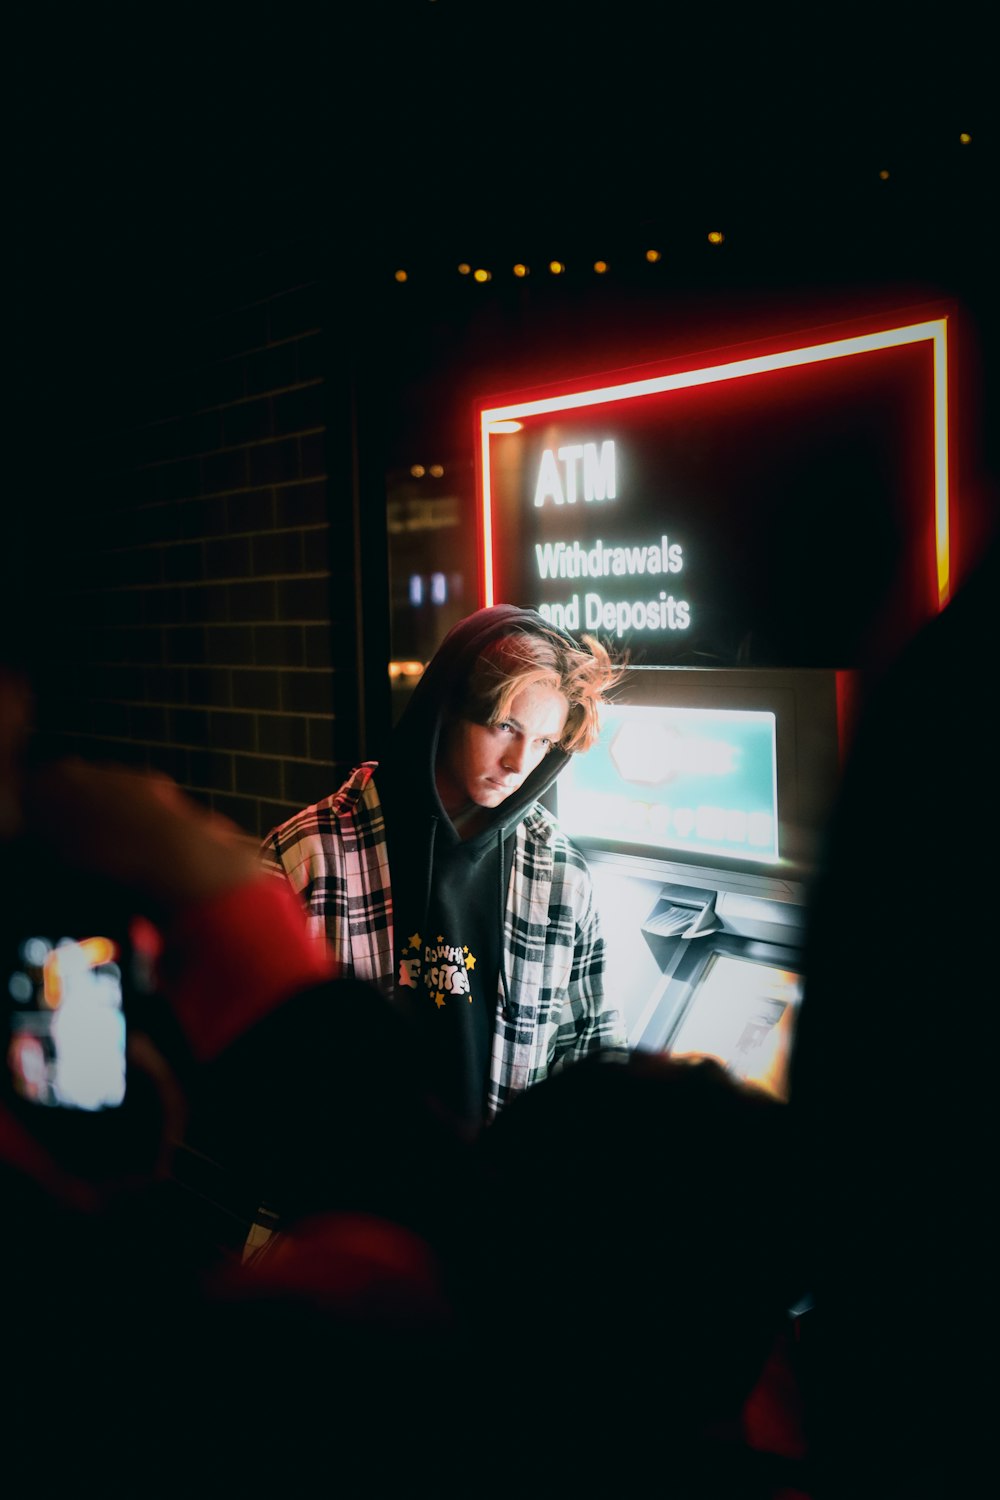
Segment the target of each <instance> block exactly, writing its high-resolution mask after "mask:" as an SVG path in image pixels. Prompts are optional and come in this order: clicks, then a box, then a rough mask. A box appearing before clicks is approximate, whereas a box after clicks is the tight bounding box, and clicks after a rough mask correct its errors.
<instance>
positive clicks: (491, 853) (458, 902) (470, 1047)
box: [375, 604, 575, 1126]
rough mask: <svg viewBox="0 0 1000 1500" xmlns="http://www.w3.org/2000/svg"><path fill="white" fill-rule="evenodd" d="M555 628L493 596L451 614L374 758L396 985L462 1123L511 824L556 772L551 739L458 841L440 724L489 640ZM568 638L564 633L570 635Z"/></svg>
mask: <svg viewBox="0 0 1000 1500" xmlns="http://www.w3.org/2000/svg"><path fill="white" fill-rule="evenodd" d="M520 631H527V632H530V633H533V634H537V633H541V632H545V633H547V634H556V635H562V634H563V632H561V631H559V630H556V629H554V627H552V626H550V625H549V624H548V623H547V622H546V621H545V620H543V618H542V616H541V615H539V614H538V613H537V612H536V611H535V610H532V609H519V608H517V607H516V606H515V605H512V604H497V605H493V606H491V607H490V608H488V609H481V610H478V611H477V612H476V613H475V614H473V615H470V616H468V617H467V618H466V619H464V620H461V621H459V623H458V624H457V625H455V626H454V627H453V628H452V629H451V630H450V631H449V632H448V634H447V635H446V636H445V638H444V640H443V641H442V643H441V645H440V647H439V648H438V650H437V652H436V653H435V655H434V656H433V658H432V659H431V661H430V662H429V663H428V666H427V668H426V670H425V672H424V674H423V676H422V677H421V679H420V681H419V682H418V684H417V686H416V688H415V690H414V692H413V696H412V697H411V699H410V701H409V703H408V704H407V706H406V708H405V710H404V711H403V713H402V715H401V717H400V719H399V722H398V724H397V725H396V727H395V729H394V730H393V733H392V736H391V738H390V741H389V746H388V751H387V753H386V755H385V756H384V757H383V759H382V760H381V761H380V762H379V766H378V769H377V771H376V773H375V784H376V787H377V788H378V793H379V797H380V800H381V802H382V806H383V809H384V812H385V823H386V837H387V841H388V852H389V872H390V880H391V885H392V902H393V925H394V931H395V938H396V955H395V960H396V992H397V997H398V999H399V1000H400V1002H401V1003H402V1004H403V1005H404V1007H405V1008H406V1009H407V1010H408V1011H409V1012H410V1014H411V1015H412V1016H413V1018H414V1020H415V1022H416V1024H417V1030H418V1033H419V1035H420V1037H421V1039H422V1041H423V1042H424V1043H425V1044H426V1045H427V1052H428V1059H429V1069H430V1074H431V1079H432V1082H433V1086H434V1088H435V1090H436V1092H437V1093H438V1094H439V1096H440V1097H441V1098H442V1099H443V1100H444V1102H445V1103H446V1104H447V1105H448V1106H449V1107H450V1108H451V1109H452V1110H453V1111H454V1112H455V1114H456V1115H457V1116H458V1117H459V1119H461V1120H462V1121H463V1122H465V1123H468V1124H470V1125H472V1126H475V1125H478V1124H479V1123H480V1122H481V1120H482V1118H483V1107H484V1100H485V1090H486V1081H487V1077H488V1074H489V1059H490V1047H491V1042H492V1037H493V1027H494V1021H495V1017H496V1008H497V1002H498V995H499V993H500V992H501V991H502V992H503V993H506V990H507V973H506V967H505V959H506V955H505V951H504V915H505V909H506V904H507V888H508V885H509V881H510V871H511V865H512V862H513V856H514V832H515V830H516V828H517V826H518V824H520V823H521V822H522V821H523V820H524V817H525V815H526V814H527V813H528V811H529V810H530V809H531V807H532V806H533V805H534V804H535V802H537V800H538V798H539V797H540V796H541V795H542V793H543V792H544V791H545V790H546V788H547V787H549V786H550V785H551V784H552V782H553V781H554V780H555V778H556V776H558V774H559V772H560V771H561V769H562V767H563V766H564V765H565V764H566V761H567V759H568V755H567V752H566V751H564V750H562V749H559V748H554V749H553V750H551V751H550V752H549V754H548V755H547V756H546V757H545V759H544V760H543V761H542V762H541V764H540V765H538V766H536V767H535V769H534V770H533V771H532V772H531V774H530V775H529V776H528V777H527V778H526V779H525V781H524V783H523V785H522V786H521V787H519V788H518V790H517V791H516V792H514V793H512V794H511V796H510V797H508V798H507V800H506V801H505V802H502V803H501V804H500V805H499V806H498V807H496V808H494V809H491V810H488V811H485V817H486V824H485V827H483V828H482V829H481V830H480V831H479V832H478V833H476V834H475V835H473V836H472V837H470V838H466V839H464V840H463V838H462V837H461V835H460V834H459V833H458V831H457V830H456V828H455V826H454V824H453V823H452V821H451V819H450V817H449V816H448V814H447V813H446V812H445V810H444V807H443V806H442V804H441V799H440V797H439V795H438V791H437V785H436V782H435V774H434V773H435V764H436V759H437V752H438V744H439V740H440V737H441V731H442V727H443V725H444V723H445V722H446V720H447V718H448V716H449V714H450V713H451V712H453V711H454V709H455V708H456V707H457V705H458V704H459V703H460V702H461V701H462V698H463V696H464V692H465V687H466V684H467V682H468V679H469V676H470V674H471V671H472V668H473V666H474V664H475V661H476V659H477V657H478V656H479V655H480V653H481V652H482V650H483V648H484V647H485V646H487V645H488V644H489V643H490V642H492V641H495V640H497V639H498V638H500V637H502V636H507V635H511V634H515V633H517V632H520ZM567 640H569V641H571V643H572V644H575V642H572V638H571V637H567Z"/></svg>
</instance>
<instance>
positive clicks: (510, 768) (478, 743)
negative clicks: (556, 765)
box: [436, 684, 569, 815]
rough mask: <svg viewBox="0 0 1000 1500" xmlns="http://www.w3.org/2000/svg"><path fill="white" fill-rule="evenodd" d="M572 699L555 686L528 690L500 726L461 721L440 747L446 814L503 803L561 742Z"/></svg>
mask: <svg viewBox="0 0 1000 1500" xmlns="http://www.w3.org/2000/svg"><path fill="white" fill-rule="evenodd" d="M568 713H569V703H568V701H567V700H566V698H564V697H563V695H562V693H560V692H557V691H556V689H555V688H547V687H539V686H537V685H534V684H532V685H530V686H528V687H525V688H522V689H521V691H520V692H519V693H518V694H517V696H516V697H515V698H514V701H513V702H512V703H511V706H510V713H509V714H508V716H507V718H506V719H504V720H502V721H501V722H500V723H499V724H473V723H470V721H469V720H468V719H456V720H454V721H453V722H452V723H451V724H450V725H449V726H448V728H447V730H446V731H445V734H444V738H443V740H442V744H441V748H440V750H439V751H438V761H437V773H436V779H437V788H438V793H439V795H440V797H441V802H442V805H443V806H444V809H445V812H447V813H448V814H449V815H451V814H454V813H457V812H461V811H462V809H463V808H466V807H468V805H469V803H470V802H471V803H474V804H475V805H476V806H478V807H485V808H491V807H499V806H500V804H501V802H506V800H507V798H508V797H509V796H510V795H511V793H512V792H516V791H517V789H518V787H519V786H521V784H522V783H523V782H524V781H525V780H526V778H527V777H528V776H530V775H531V772H532V771H533V770H534V769H535V767H536V766H537V765H539V764H540V762H541V761H543V760H544V759H545V757H546V755H548V753H549V751H550V750H551V749H553V748H554V747H555V746H556V745H557V744H558V743H559V738H560V736H561V734H562V732H563V730H564V728H565V727H566V718H567V715H568Z"/></svg>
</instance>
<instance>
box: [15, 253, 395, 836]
mask: <svg viewBox="0 0 1000 1500" xmlns="http://www.w3.org/2000/svg"><path fill="white" fill-rule="evenodd" d="M323 260H324V258H323V253H322V249H321V246H320V245H319V244H318V243H313V244H312V245H305V244H303V245H299V246H293V247H286V248H283V249H281V250H269V251H267V252H266V253H261V254H259V255H256V256H252V257H249V258H248V259H247V261H246V262H245V263H239V262H237V261H234V260H232V259H230V260H229V261H228V262H226V263H222V264H220V263H217V264H215V265H214V266H213V267H212V268H211V269H208V268H206V266H205V265H204V263H200V264H199V268H198V270H197V272H193V271H192V272H188V273H187V274H186V275H178V276H176V277H175V278H174V279H172V280H171V282H170V283H169V284H167V282H166V281H164V283H163V284H161V285H160V286H159V287H154V288H147V289H146V290H145V291H144V293H143V295H142V297H141V298H139V299H137V300H136V301H135V302H134V304H133V306H132V308H131V314H132V315H133V316H134V323H133V324H132V325H131V326H127V325H128V324H129V312H128V310H124V309H123V313H124V317H123V322H122V325H121V326H119V327H118V329H117V332H116V335H115V339H114V349H115V353H114V356H113V357H112V358H110V359H109V358H108V357H107V355H106V357H105V360H104V361H103V362H102V363H101V365H100V369H101V378H102V382H103V385H104V390H105V393H106V397H107V399H106V400H105V401H104V402H103V403H102V402H101V401H99V400H95V399H94V397H93V394H91V397H90V399H89V400H87V401H86V403H85V407H84V409H85V410H86V412H87V418H86V424H85V425H86V429H87V431H86V433H85V444H84V448H85V450H86V454H87V460H86V462H79V463H77V464H76V465H74V466H70V468H69V470H68V474H69V475H70V476H71V477H68V478H66V479H64V480H63V485H64V487H65V486H66V485H69V487H70V488H71V489H73V490H75V491H76V493H75V494H72V495H65V494H64V495H63V496H62V497H61V498H62V502H63V503H62V505H61V508H60V509H61V514H62V515H63V516H64V517H70V518H71V519H70V522H69V524H67V525H65V526H64V531H63V535H64V540H65V543H66V551H67V562H68V578H67V582H66V584H65V585H64V592H65V595H66V597H65V600H64V604H65V606H66V607H65V608H64V609H63V610H62V611H61V612H60V619H61V643H60V644H59V645H58V647H57V650H56V651H55V652H54V653H53V662H52V665H51V667H50V670H49V671H48V673H47V676H46V687H45V693H44V703H43V705H42V714H41V720H42V723H41V727H42V731H43V734H45V735H47V736H49V737H54V738H56V739H57V740H58V741H59V743H60V746H61V748H71V749H74V750H77V751H79V752H80V753H82V754H84V755H85V756H87V757H88V758H94V759H109V758H110V759H114V760H117V761H121V762H125V763H128V764H134V765H140V766H147V767H151V768H157V769H162V770H164V771H166V772H168V773H169V774H170V775H171V776H173V777H174V778H175V779H176V780H177V781H179V782H180V783H181V785H182V786H184V787H186V788H187V789H189V790H190V791H191V792H193V793H194V794H195V795H196V796H197V797H198V798H199V799H201V800H202V801H203V802H205V803H206V804H208V805H210V806H211V807H213V808H215V809H217V810H219V811H221V812H223V813H225V814H226V815H227V816H229V817H230V818H232V819H234V820H235V821H236V822H237V823H238V824H239V825H240V826H241V827H242V828H244V829H245V830H246V831H247V832H249V833H251V834H254V835H259V834H261V833H262V832H264V831H266V830H267V828H269V827H270V826H272V824H273V823H274V822H276V821H278V820H279V819H280V818H283V817H285V816H287V815H288V813H289V812H291V811H294V810H295V809H297V808H299V807H301V806H303V805H304V804H306V803H307V802H311V801H313V800H315V799H316V798H317V797H320V796H323V795H325V794H326V793H327V792H329V791H331V790H333V789H334V787H335V786H336V785H337V784H338V783H339V781H340V779H342V775H343V774H344V773H346V771H347V770H348V769H349V768H350V766H351V765H353V764H354V763H355V762H356V760H357V759H358V758H359V757H360V755H361V754H362V753H368V752H367V751H366V750H365V746H364V744H363V739H364V734H365V730H366V723H367V727H368V729H369V730H370V729H371V723H372V721H373V718H374V720H375V721H377V719H378V712H379V706H378V704H377V703H376V702H375V701H373V700H374V698H375V697H377V692H378V684H379V682H380V681H381V682H382V683H383V684H385V697H386V700H387V699H388V686H387V679H386V676H385V661H386V658H387V655H388V648H387V644H385V643H384V642H382V643H380V642H379V641H378V634H379V626H378V620H379V617H380V609H381V606H382V603H383V601H382V600H381V599H380V597H379V593H380V590H379V586H378V585H379V570H380V556H379V548H378V529H377V526H376V522H375V519H374V517H375V516H377V513H378V510H379V506H378V504H377V503H376V504H375V505H374V506H368V507H362V506H361V503H360V499H361V497H360V493H359V475H358V463H357V430H356V427H357V422H356V413H355V410H354V405H353V401H352V393H353V392H354V391H355V388H356V372H355V370H354V368H353V366H352V358H353V356H352V354H351V344H352V339H351V334H350V329H349V326H348V325H347V324H346V323H345V322H344V320H343V318H342V317H341V314H340V310H339V309H338V308H336V307H335V306H332V305H331V297H330V284H329V280H328V276H327V268H326V267H325V265H324V263H323ZM95 331H96V332H98V333H104V334H107V331H108V330H107V325H105V326H104V327H103V328H102V327H101V326H100V325H99V326H98V329H97V330H95ZM112 365H113V366H114V376H113V378H107V372H108V370H109V368H110V367H111V366H112ZM362 510H364V514H365V515H366V516H367V518H368V519H367V521H366V523H365V527H366V528H367V529H366V530H365V528H364V527H361V525H360V522H359V516H360V515H361V513H362ZM381 510H382V522H381V525H382V529H383V531H384V505H383V506H382V507H381ZM359 528H360V529H359ZM362 531H364V533H365V534H362ZM366 535H367V537H368V539H369V543H370V545H371V547H373V548H374V553H375V561H374V564H372V562H371V559H370V558H369V559H368V560H367V563H366V572H367V574H368V575H370V576H371V578H372V590H371V594H372V597H371V598H370V600H366V601H362V599H361V595H360V587H359V583H358V579H359V577H360V571H361V566H362V563H364V562H365V561H366V560H365V559H364V558H363V556H362V551H363V546H364V544H365V536H366ZM366 620H371V621H373V622H374V623H373V624H372V627H371V631H372V634H370V635H369V636H368V638H367V639H366V637H365V628H366V626H365V622H366ZM372 636H374V643H373V638H372ZM379 660H381V679H380V678H379V676H378V675H377V671H376V666H377V663H378V662H379ZM366 682H368V683H370V684H375V685H376V686H375V687H374V688H371V687H369V691H368V701H367V720H366V697H365V688H366ZM385 712H386V713H387V712H388V709H387V708H386V709H385Z"/></svg>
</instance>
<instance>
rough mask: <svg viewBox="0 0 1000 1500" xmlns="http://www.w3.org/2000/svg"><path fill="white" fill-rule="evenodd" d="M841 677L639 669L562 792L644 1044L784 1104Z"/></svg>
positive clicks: (634, 1030)
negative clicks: (707, 1063)
mask: <svg viewBox="0 0 1000 1500" xmlns="http://www.w3.org/2000/svg"><path fill="white" fill-rule="evenodd" d="M844 676H845V674H843V673H839V672H836V671H833V670H829V671H828V670H823V669H788V670H783V669H758V670H747V669H738V670H737V669H726V668H686V667H633V668H631V669H629V670H628V671H627V672H626V674H625V676H624V678H623V680H622V682H621V684H620V686H619V687H618V689H617V690H616V692H615V694H614V701H613V702H612V703H610V704H608V705H606V706H605V708H604V710H603V711H602V718H601V733H600V737H599V739H598V741H597V743H596V744H595V745H594V746H593V747H592V748H591V749H590V750H589V751H587V752H586V753H585V754H582V755H578V756H573V757H572V758H571V760H570V762H569V764H568V766H567V767H566V769H565V770H564V771H563V772H562V774H561V775H560V777H559V780H558V781H557V782H556V783H555V785H554V787H553V788H552V791H551V792H550V794H549V800H550V806H551V808H552V810H553V811H555V813H556V814H557V816H558V818H559V821H560V823H561V825H562V828H563V830H564V831H565V832H566V833H567V834H568V835H569V836H570V837H571V838H572V839H573V841H574V842H575V843H576V844H577V845H578V846H579V847H580V848H581V849H582V850H583V851H584V853H585V855H586V857H587V861H588V864H589V866H590V869H591V872H592V875H593V881H594V888H595V899H596V901H597V904H598V907H599V910H600V912H601V918H602V927H603V930H604V934H605V942H606V950H607V965H606V979H605V982H606V988H607V990H608V992H609V993H610V995H612V996H613V997H615V998H616V999H617V1000H618V1003H619V1005H620V1006H621V1009H622V1012H623V1016H624V1020H625V1025H626V1031H627V1035H628V1040H629V1044H630V1046H632V1047H634V1048H637V1049H642V1050H649V1051H654V1052H668V1053H671V1054H673V1055H675V1056H678V1055H707V1056H712V1057H715V1058H717V1059H718V1060H719V1061H721V1062H722V1063H723V1064H724V1065H725V1066H726V1068H727V1069H728V1070H729V1071H730V1072H731V1073H732V1074H734V1075H735V1076H737V1077H739V1078H740V1079H743V1080H746V1081H748V1082H751V1083H754V1084H757V1085H758V1086H760V1087H762V1088H764V1089H766V1090H767V1091H768V1092H770V1093H772V1094H773V1095H775V1096H776V1097H777V1098H785V1097H786V1090H787V1066H788V1060H789V1054H790V1048H791V1041H792V1037H793V1034H794V1028H795V1021H796V1017H797V1013H798V1005H799V1001H800V998H801V993H802V975H803V944H804V939H805V911H806V902H807V896H808V890H809V884H810V878H811V875H812V873H813V870H814V868H815V864H816V860H817V858H818V856H819V854H820V851H821V847H822V836H823V829H824V826H825V821H826V818H827V816H828V814H829V810H830V807H831V804H832V800H833V796H834V792H835V789H836V784H837V778H838V771H839V733H838V698H839V697H840V698H842V696H843V693H844V689H845V684H844V682H843V680H842V679H843V678H844Z"/></svg>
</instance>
